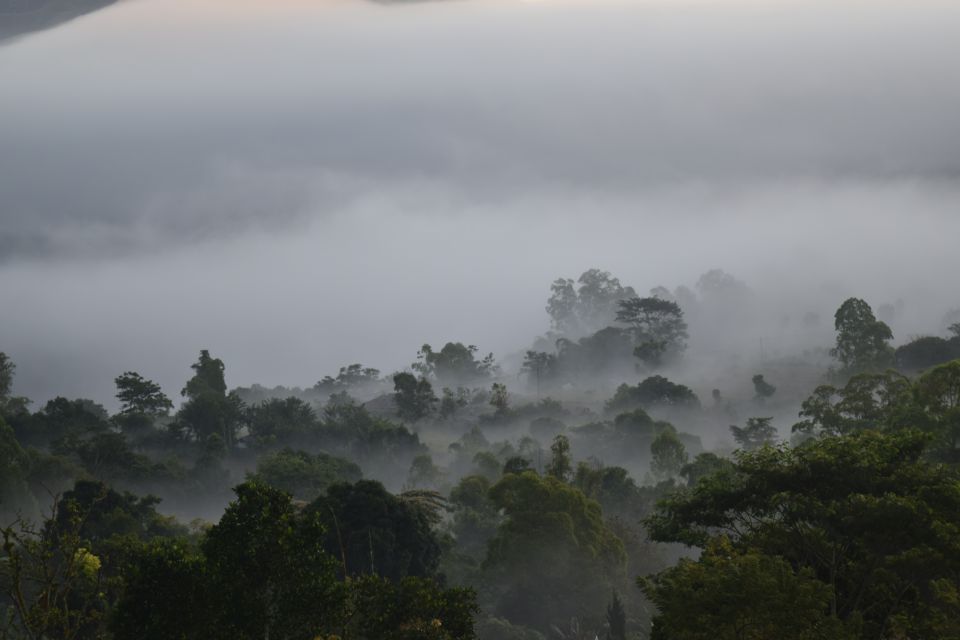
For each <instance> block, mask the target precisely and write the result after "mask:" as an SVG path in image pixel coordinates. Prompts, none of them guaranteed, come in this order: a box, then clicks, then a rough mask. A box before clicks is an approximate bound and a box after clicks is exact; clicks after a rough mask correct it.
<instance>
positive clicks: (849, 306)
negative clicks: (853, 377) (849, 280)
mask: <svg viewBox="0 0 960 640" xmlns="http://www.w3.org/2000/svg"><path fill="white" fill-rule="evenodd" d="M834 327H835V328H836V330H837V344H836V346H835V347H834V348H833V349H831V350H830V354H831V355H832V356H834V357H835V358H837V359H838V360H839V361H840V363H841V364H842V365H843V371H844V372H845V373H851V374H854V373H861V372H865V371H875V370H878V369H879V370H882V369H883V368H885V367H887V366H889V365H890V364H891V363H892V362H893V349H892V348H891V347H890V345H889V344H888V342H889V341H890V340H892V339H893V332H892V331H890V327H888V326H887V325H886V323H884V322H881V321H879V320H877V319H876V318H875V317H874V315H873V310H872V309H871V308H870V305H869V304H867V303H866V302H864V301H863V300H860V299H859V298H849V299H847V300H846V301H845V302H844V303H843V304H842V305H840V308H839V309H837V313H836V314H835V315H834Z"/></svg>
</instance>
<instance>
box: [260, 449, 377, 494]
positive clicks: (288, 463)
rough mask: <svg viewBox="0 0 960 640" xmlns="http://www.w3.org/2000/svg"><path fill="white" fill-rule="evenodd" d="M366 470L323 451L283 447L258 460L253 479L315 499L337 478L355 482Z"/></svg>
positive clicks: (338, 480) (337, 480) (342, 480)
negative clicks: (309, 451) (314, 451)
mask: <svg viewBox="0 0 960 640" xmlns="http://www.w3.org/2000/svg"><path fill="white" fill-rule="evenodd" d="M362 477H363V472H362V471H361V470H360V467H358V466H357V465H356V464H354V463H353V462H350V461H349V460H344V459H343V458H338V457H336V456H332V455H330V454H327V453H323V452H322V451H321V452H320V453H317V454H315V455H314V454H310V453H307V452H306V451H294V450H293V449H283V450H282V451H277V452H276V453H271V454H267V455H265V456H264V457H262V458H260V460H259V461H258V462H257V471H256V473H254V474H251V476H250V480H252V481H254V482H257V483H261V484H267V485H270V486H271V487H275V488H277V489H280V490H282V491H286V492H287V493H290V494H291V495H292V496H293V497H294V498H297V499H299V500H313V499H315V498H316V497H317V496H319V495H320V494H321V493H323V492H324V491H326V489H327V487H329V486H330V485H332V484H335V483H338V482H356V481H357V480H360V479H361V478H362Z"/></svg>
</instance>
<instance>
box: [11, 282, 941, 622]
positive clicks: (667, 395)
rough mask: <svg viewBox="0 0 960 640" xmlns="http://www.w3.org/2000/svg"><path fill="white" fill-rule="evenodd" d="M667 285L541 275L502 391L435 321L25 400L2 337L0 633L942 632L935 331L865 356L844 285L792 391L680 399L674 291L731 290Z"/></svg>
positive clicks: (878, 331)
mask: <svg viewBox="0 0 960 640" xmlns="http://www.w3.org/2000/svg"><path fill="white" fill-rule="evenodd" d="M696 288H697V290H698V292H699V297H697V296H696V295H695V294H694V293H693V292H692V291H690V290H686V289H683V288H681V289H677V290H676V291H674V292H670V291H668V290H666V289H663V288H657V289H655V290H653V291H651V295H650V296H649V297H640V296H638V295H637V294H636V292H635V291H634V290H633V289H632V288H630V287H626V286H623V285H621V284H620V282H619V280H617V279H616V278H614V277H613V276H611V275H610V274H609V273H606V272H603V271H600V270H596V269H593V270H590V271H587V272H585V273H584V274H583V275H582V276H581V277H580V278H579V279H578V280H577V281H576V282H574V281H573V280H565V279H561V280H558V281H556V282H555V283H554V284H553V287H552V295H551V298H550V301H549V302H548V307H547V310H548V312H549V314H550V316H551V320H552V322H553V328H554V331H555V333H553V334H552V335H551V336H549V339H548V340H547V341H541V342H539V343H537V344H536V345H534V348H533V349H530V350H528V351H526V353H525V354H524V355H523V358H522V364H521V363H518V364H519V367H518V368H519V371H516V373H518V374H519V375H521V376H524V377H525V378H526V381H527V383H528V384H527V386H526V387H524V386H523V385H519V384H517V382H516V381H517V377H514V376H513V375H512V374H511V375H504V372H503V371H501V370H500V367H499V366H498V365H497V363H496V362H495V361H494V359H493V356H492V354H489V355H486V356H482V357H481V356H480V355H479V350H478V349H477V348H476V347H475V346H472V345H469V344H468V343H461V342H449V343H446V344H445V345H444V346H443V347H442V348H440V349H439V350H434V349H433V348H432V347H431V346H430V345H429V344H425V345H424V346H423V347H422V348H421V349H420V350H419V352H418V354H417V361H416V362H415V363H413V364H412V365H411V366H410V367H409V368H408V369H406V370H404V371H399V372H395V373H392V374H389V375H382V373H381V371H380V370H378V369H374V368H372V367H367V366H364V365H361V364H352V365H348V366H345V367H342V368H341V369H340V370H339V372H338V373H337V375H335V376H326V377H324V378H323V379H321V380H320V381H319V382H318V383H317V384H316V385H314V386H313V387H309V388H307V389H285V388H280V387H278V388H273V389H268V388H265V387H260V386H256V385H255V386H253V387H250V388H246V389H242V388H241V389H234V390H230V388H229V387H228V385H227V383H226V375H225V374H226V367H225V365H224V363H223V361H222V360H220V359H218V358H216V357H214V356H213V355H212V354H211V353H210V352H208V351H206V350H204V351H201V352H200V354H199V356H198V358H197V360H196V362H195V363H194V364H193V365H192V366H191V368H190V374H189V377H188V378H187V380H186V382H185V384H184V386H183V388H182V390H181V393H180V398H179V400H180V402H179V406H177V405H176V404H175V403H174V401H173V399H171V398H170V397H168V396H167V395H165V393H164V391H163V389H162V388H161V387H160V385H158V384H156V383H155V382H153V381H151V380H149V379H147V378H145V377H144V376H142V375H140V374H139V373H137V372H134V371H128V372H124V373H123V374H121V375H119V376H118V377H117V378H116V379H115V383H116V388H117V392H116V400H117V403H116V406H117V410H116V411H115V412H114V413H112V414H111V413H110V412H108V411H107V410H106V409H105V408H104V407H103V406H101V405H99V404H97V403H95V402H93V401H90V400H85V399H67V398H54V399H53V400H50V401H49V402H47V403H46V404H44V405H43V406H42V407H40V408H39V409H38V410H36V411H31V410H30V403H29V401H28V400H27V399H24V398H19V397H16V396H14V395H13V383H14V381H15V377H14V374H15V367H14V365H13V363H12V362H11V361H10V359H9V358H8V357H7V356H6V355H4V354H2V353H0V532H2V535H3V538H4V544H3V550H2V555H0V638H11V639H14V638H15V639H20V638H30V639H33V640H36V639H41V638H45V639H51V640H52V639H54V638H57V639H59V638H76V639H78V640H87V639H95V638H96V639H99V638H116V639H122V638H164V639H167V638H184V639H187V638H190V639H192V638H221V637H222V638H228V637H229V638H284V639H290V640H297V639H301V638H302V639H306V640H316V639H322V640H332V639H334V638H336V639H339V640H347V639H350V640H373V639H385V640H394V639H395V640H415V639H416V640H419V639H425V640H461V639H462V640H471V639H474V638H476V639H478V640H574V639H576V640H594V639H597V638H605V639H607V640H628V639H630V640H637V639H640V638H644V639H646V638H649V639H651V640H700V639H702V638H707V637H709V638H718V639H727V638H729V639H731V640H733V639H736V640H761V639H764V640H765V639H767V638H797V639H801V638H802V639H811V640H812V639H820V638H828V639H829V638H837V639H841V638H842V639H850V640H854V639H857V640H860V639H862V640H888V639H891V638H950V637H958V636H960V604H958V602H960V597H958V594H960V578H958V576H960V545H958V542H957V541H958V540H960V477H958V471H960V360H958V359H957V356H958V352H957V345H958V344H960V326H957V325H953V326H952V327H951V329H950V330H951V335H950V336H948V337H931V336H927V337H921V338H917V339H915V340H912V341H911V342H909V343H907V344H903V345H900V346H899V347H897V348H894V345H893V334H892V330H891V329H890V327H889V325H887V324H886V323H885V322H883V321H881V320H878V319H877V317H876V316H875V315H874V313H873V310H872V308H871V307H870V305H868V304H867V303H866V302H865V301H863V300H859V299H855V298H851V299H849V300H847V301H845V302H843V303H842V304H841V305H840V307H839V308H838V310H837V312H836V314H835V317H834V328H835V330H836V342H835V344H834V345H833V348H832V350H830V353H831V354H832V356H833V358H834V359H835V360H834V361H835V366H834V367H833V368H832V369H830V370H821V371H820V377H819V378H818V380H817V382H815V383H814V384H809V385H807V386H806V387H804V388H803V389H802V391H801V392H798V391H797V390H796V389H797V388H798V387H799V386H800V385H799V383H798V382H797V380H795V379H791V378H790V377H789V375H790V374H789V371H788V370H786V369H783V368H780V369H777V368H775V367H766V366H765V367H762V368H761V370H762V371H763V373H755V374H754V373H753V372H754V371H756V369H752V370H751V369H748V370H746V371H743V370H742V368H738V369H737V373H736V376H737V377H738V378H739V380H740V382H738V383H737V385H736V386H735V385H733V384H732V383H731V385H730V387H731V388H734V391H732V392H729V391H724V392H722V393H721V391H720V390H719V389H714V390H713V391H712V395H713V403H712V405H711V406H706V405H705V404H704V403H702V402H701V400H700V397H699V396H698V391H701V389H700V386H699V385H697V384H696V382H695V380H694V381H691V379H690V378H688V377H684V369H683V368H682V367H678V363H680V362H681V357H682V354H683V353H684V351H685V349H686V345H687V340H688V339H689V337H690V336H689V335H688V333H689V332H690V331H691V330H690V327H688V325H687V320H686V317H685V313H684V312H685V311H686V310H687V309H694V310H697V309H701V310H702V308H703V307H704V306H706V305H713V306H714V307H718V306H723V305H724V304H728V305H729V306H730V307H731V308H734V307H738V306H742V305H743V304H744V301H746V300H748V299H749V296H750V295H751V294H750V293H749V290H748V289H746V288H745V286H744V285H742V283H739V282H738V281H736V280H735V279H733V278H731V277H729V276H728V275H727V274H724V273H723V272H720V271H715V272H710V273H708V274H705V276H704V277H703V278H701V281H700V282H699V283H698V285H697V287H696ZM698 313H699V311H698ZM881 316H882V314H881ZM826 351H827V349H826V348H825V349H824V353H826ZM620 365H626V366H620ZM618 367H619V368H618ZM825 368H826V367H824V369H825ZM598 372H603V376H606V377H610V376H612V377H613V379H614V380H615V382H614V383H613V384H609V385H608V386H604V385H602V384H597V383H596V382H595V381H596V379H598V377H601V376H600V374H599V373H598ZM668 375H669V376H670V377H669V378H668V377H667V376H668ZM671 378H674V379H671ZM521 379H522V378H521ZM688 385H690V386H688ZM737 387H739V388H740V391H737V390H736V389H737ZM695 388H696V390H695ZM544 389H547V390H549V393H550V394H551V395H545V394H543V393H542V392H543V391H544ZM598 389H599V390H600V391H599V392H598ZM811 389H812V391H811ZM707 390H709V387H708V388H707ZM798 393H800V395H798ZM737 394H739V396H738V395H737ZM556 398H559V399H556ZM734 407H736V408H737V409H739V410H740V411H741V412H747V415H746V416H745V417H744V418H743V419H741V418H739V417H736V415H735V414H736V412H735V411H734V410H733V408H734ZM791 414H792V415H793V416H796V417H793V418H791V417H790V416H791ZM731 423H736V424H732V426H731ZM781 425H782V426H783V428H782V429H781V428H778V427H780V426H781ZM787 426H792V428H791V429H789V430H788V429H786V427H787ZM787 431H789V433H787ZM705 443H706V444H707V445H711V446H710V449H711V450H708V448H707V447H705V446H704V444H705ZM718 443H719V444H718ZM155 496H160V497H155ZM161 498H162V501H161ZM51 505H52V508H51ZM168 506H169V507H171V508H172V510H173V512H176V513H178V515H179V516H180V517H179V518H176V517H173V516H172V515H169V513H167V514H165V513H163V509H164V508H166V507H168ZM197 514H202V515H204V516H205V517H206V518H208V519H209V521H208V519H194V520H191V519H190V518H191V516H193V515H197ZM185 522H186V524H185Z"/></svg>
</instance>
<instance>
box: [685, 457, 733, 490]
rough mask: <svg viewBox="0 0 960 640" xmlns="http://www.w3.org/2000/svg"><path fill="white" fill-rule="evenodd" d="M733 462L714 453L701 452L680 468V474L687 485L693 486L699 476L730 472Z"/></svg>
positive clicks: (698, 479)
mask: <svg viewBox="0 0 960 640" xmlns="http://www.w3.org/2000/svg"><path fill="white" fill-rule="evenodd" d="M732 470H733V462H731V461H730V460H728V459H727V458H721V457H720V456H718V455H717V454H715V453H710V452H706V453H701V454H699V455H697V457H696V458H694V459H693V462H688V463H687V464H685V465H683V467H682V468H681V469H680V476H681V477H683V478H684V479H685V480H686V481H687V485H688V486H691V487H693V486H695V485H696V484H697V483H698V482H700V479H701V478H708V477H710V476H712V475H713V474H715V473H722V472H731V471H732Z"/></svg>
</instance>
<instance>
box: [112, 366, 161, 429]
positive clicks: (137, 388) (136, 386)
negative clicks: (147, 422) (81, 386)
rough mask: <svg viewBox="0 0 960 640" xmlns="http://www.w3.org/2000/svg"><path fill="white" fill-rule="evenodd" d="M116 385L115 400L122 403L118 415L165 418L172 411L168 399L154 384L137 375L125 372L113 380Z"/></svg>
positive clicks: (158, 386)
mask: <svg viewBox="0 0 960 640" xmlns="http://www.w3.org/2000/svg"><path fill="white" fill-rule="evenodd" d="M114 382H115V383H116V385H117V400H119V401H120V402H121V403H122V406H121V407H120V413H121V414H124V415H130V414H143V415H146V416H149V417H151V418H159V417H163V416H166V415H167V414H169V413H170V410H171V409H173V403H172V402H171V401H170V398H168V397H167V396H166V394H164V393H163V390H162V389H161V388H160V385H158V384H157V383H156V382H154V381H152V380H147V379H146V378H144V377H143V376H141V375H140V374H139V373H136V372H133V371H127V372H126V373H124V374H123V375H121V376H117V378H116V379H115V380H114Z"/></svg>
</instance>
